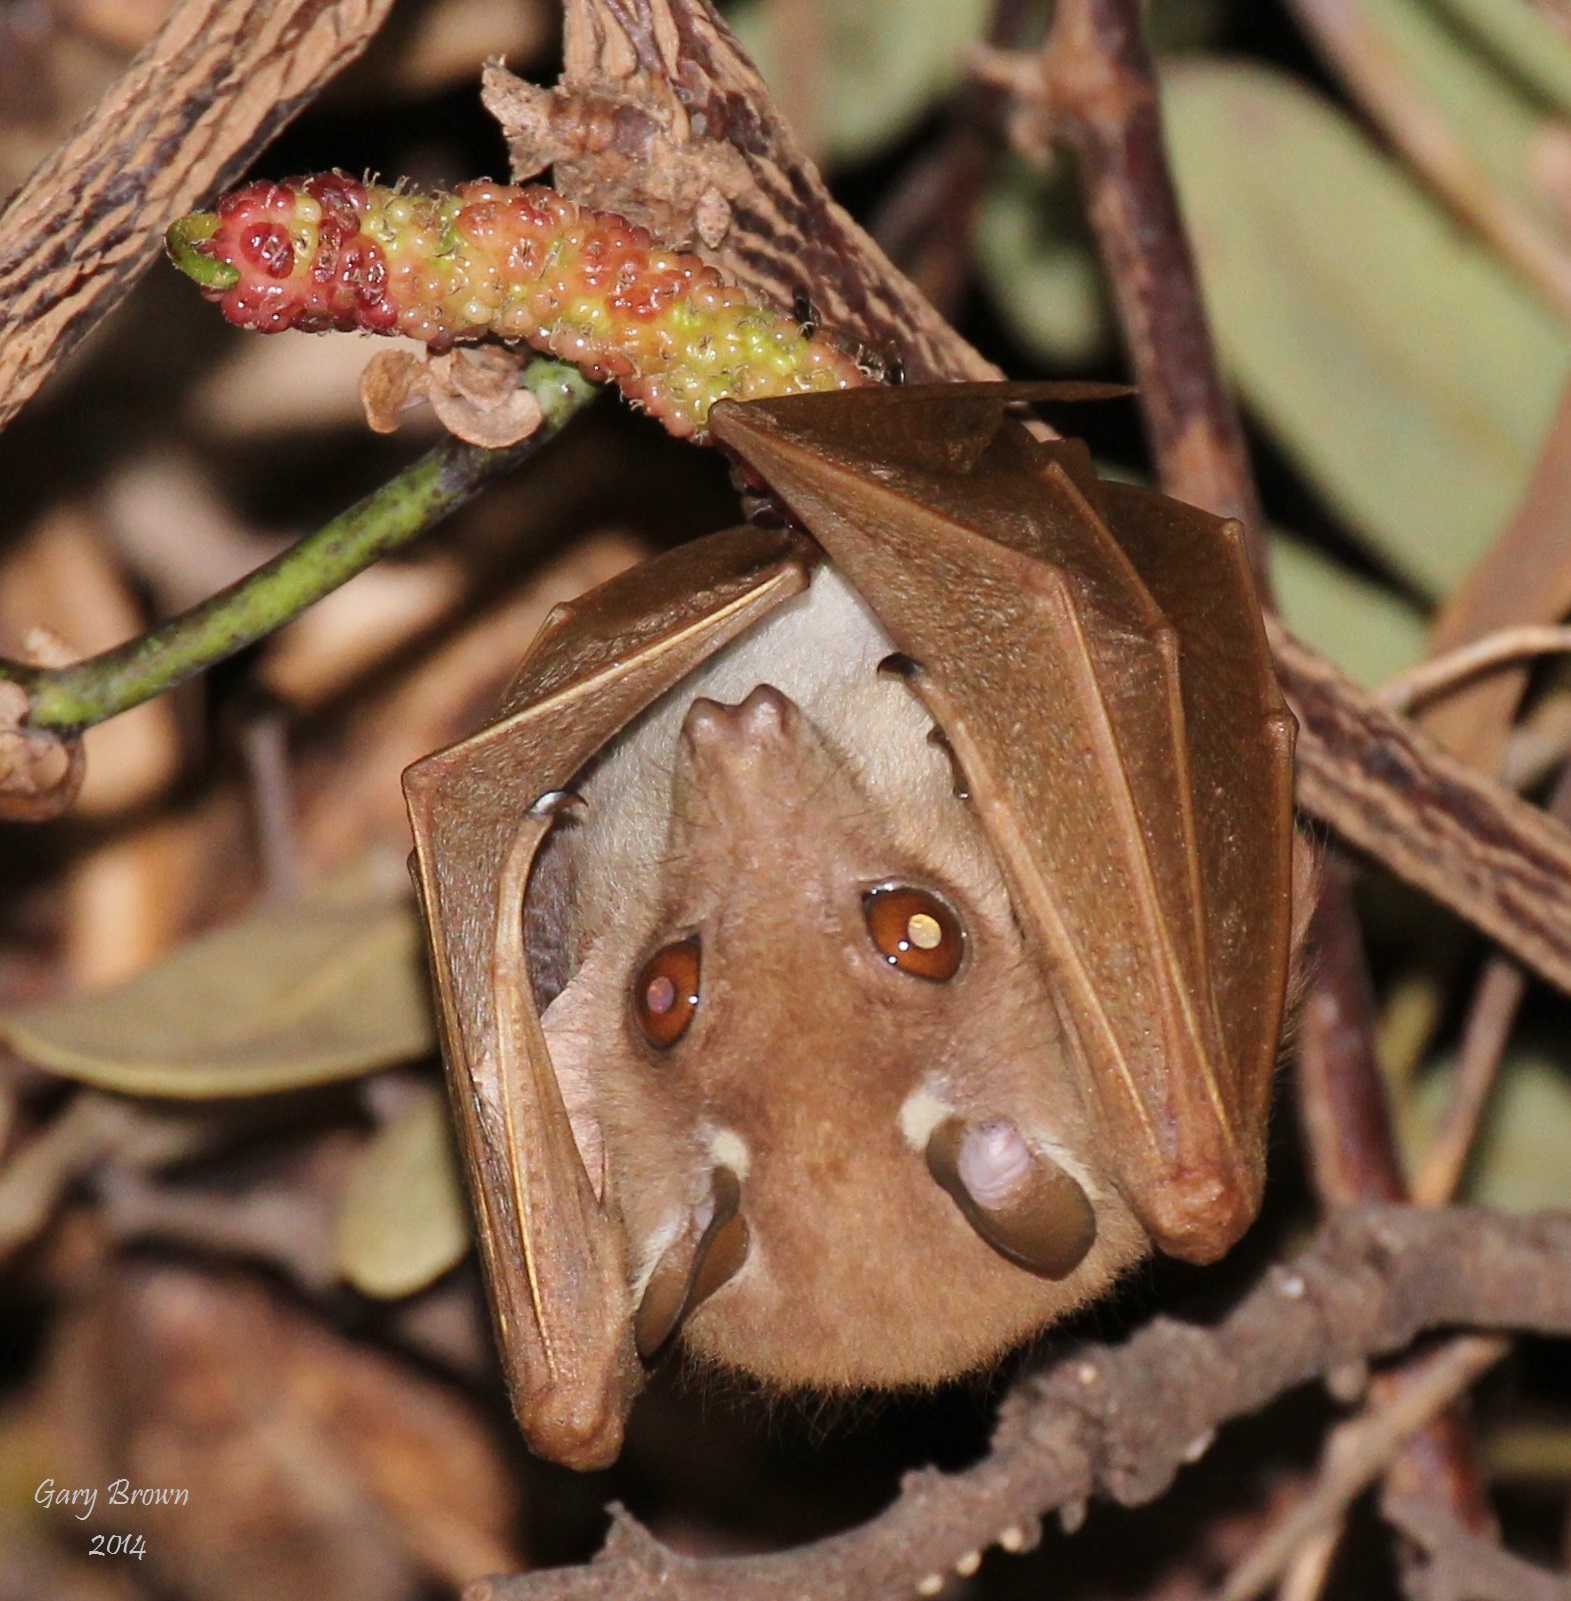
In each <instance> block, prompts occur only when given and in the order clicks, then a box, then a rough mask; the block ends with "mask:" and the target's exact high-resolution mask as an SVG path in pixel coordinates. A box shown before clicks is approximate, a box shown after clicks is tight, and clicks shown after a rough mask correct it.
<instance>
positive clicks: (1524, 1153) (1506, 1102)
mask: <svg viewBox="0 0 1571 1601" xmlns="http://www.w3.org/2000/svg"><path fill="white" fill-rule="evenodd" d="M1450 1092H1451V1069H1450V1068H1449V1067H1442V1068H1440V1069H1438V1070H1437V1071H1435V1072H1433V1073H1431V1074H1429V1075H1428V1076H1427V1077H1426V1078H1425V1079H1424V1081H1423V1083H1422V1084H1421V1085H1420V1086H1419V1090H1418V1093H1417V1095H1416V1096H1415V1098H1414V1101H1413V1105H1412V1108H1411V1116H1410V1117H1409V1118H1408V1119H1407V1120H1406V1121H1407V1123H1408V1125H1409V1126H1408V1127H1407V1128H1405V1129H1404V1136H1405V1137H1404V1144H1406V1145H1407V1147H1408V1150H1409V1153H1410V1160H1411V1159H1412V1158H1413V1157H1416V1156H1418V1155H1419V1154H1420V1153H1421V1152H1422V1149H1423V1144H1424V1141H1425V1139H1426V1137H1427V1135H1428V1133H1429V1131H1430V1130H1432V1129H1433V1128H1434V1127H1435V1126H1436V1125H1437V1124H1438V1122H1439V1119H1440V1114H1441V1111H1442V1109H1443V1108H1444V1106H1445V1103H1446V1100H1447V1098H1448V1096H1449V1095H1450ZM1568 1153H1571V1078H1568V1076H1567V1074H1566V1072H1565V1070H1564V1069H1563V1068H1560V1067H1557V1066H1556V1065H1555V1064H1554V1063H1553V1062H1552V1061H1550V1060H1549V1059H1548V1058H1547V1057H1545V1056H1542V1055H1537V1054H1533V1053H1531V1052H1529V1051H1522V1052H1515V1051H1514V1052H1512V1053H1511V1054H1510V1055H1509V1056H1508V1057H1507V1058H1506V1060H1505V1061H1504V1062H1503V1063H1502V1064H1501V1069H1500V1078H1499V1081H1498V1082H1497V1083H1496V1085H1495V1089H1494V1094H1493V1096H1492V1098H1491V1100H1490V1103H1489V1106H1488V1109H1487V1110H1486V1112H1485V1114H1484V1122H1483V1125H1482V1127H1481V1128H1480V1129H1479V1133H1478V1139H1477V1141H1476V1143H1475V1147H1474V1152H1473V1160H1472V1161H1471V1162H1470V1163H1469V1166H1468V1173H1467V1178H1466V1181H1465V1183H1464V1185H1463V1197H1464V1198H1465V1199H1466V1200H1469V1201H1476V1202H1478V1203H1479V1204H1480V1205H1482V1206H1494V1207H1498V1208H1499V1209H1500V1210H1501V1211H1503V1212H1545V1211H1558V1210H1563V1209H1565V1208H1568V1207H1571V1159H1568Z"/></svg>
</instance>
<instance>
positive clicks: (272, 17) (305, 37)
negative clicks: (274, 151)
mask: <svg viewBox="0 0 1571 1601" xmlns="http://www.w3.org/2000/svg"><path fill="white" fill-rule="evenodd" d="M389 4H390V0H182V3H181V4H180V5H179V6H177V7H176V8H175V10H174V11H173V12H172V13H171V14H170V17H169V20H168V21H167V22H166V23H165V24H164V26H163V27H162V28H161V29H160V30H159V32H158V34H157V36H156V37H155V38H154V39H153V40H152V42H151V43H150V44H148V46H147V48H146V49H144V50H143V51H142V52H141V54H140V55H138V56H137V57H136V59H135V60H134V61H133V62H132V63H131V65H130V66H129V67H128V68H127V69H126V71H125V73H124V75H123V76H122V77H121V79H120V81H119V82H118V83H116V84H115V85H114V87H113V88H112V89H110V91H109V92H108V93H107V94H106V95H105V96H104V97H103V99H102V100H100V101H99V103H98V105H97V106H96V107H94V109H93V111H92V113H91V115H89V116H88V118H87V119H86V120H85V121H84V122H83V123H82V124H81V125H80V126H79V127H78V128H77V130H76V131H75V132H74V133H73V134H72V135H71V137H70V138H69V139H67V140H66V142H65V143H64V144H63V145H61V146H59V148H58V149H56V150H55V151H54V153H53V154H52V155H51V156H50V157H49V158H48V160H46V161H45V162H44V164H43V165H42V166H41V167H39V169H38V170H37V171H36V172H35V173H34V174H33V176H32V177H31V178H30V179H28V181H27V183H26V184H25V185H24V186H23V187H22V189H21V190H20V191H19V193H18V194H17V195H16V197H15V198H14V199H13V200H12V202H11V204H10V205H9V206H8V207H7V208H6V211H5V213H4V214H3V216H0V308H3V311H0V427H4V426H5V424H6V423H7V422H9V421H10V420H11V418H12V417H13V416H14V415H15V414H16V412H17V410H18V408H19V407H20V406H21V405H22V404H23V402H24V401H26V399H27V398H28V396H29V395H31V394H32V393H33V391H34V390H35V389H37V388H38V386H39V385H40V384H41V383H42V382H43V381H44V379H45V378H47V377H48V376H49V374H50V373H51V372H52V371H53V370H54V368H55V367H56V366H58V365H59V363H60V361H61V360H62V359H63V358H64V357H65V356H66V355H67V354H68V353H69V352H70V351H71V350H72V349H73V348H74V347H75V346H76V345H77V344H78V343H79V342H80V341H81V340H82V339H83V337H84V336H85V335H86V334H88V333H89V332H90V331H91V330H92V329H93V327H94V326H96V324H97V323H98V322H99V321H100V320H101V319H102V318H103V317H104V316H105V315H106V314H107V313H108V312H110V311H112V310H113V309H114V307H115V306H117V305H118V304H119V303H120V301H121V300H122V299H124V297H125V296H126V294H127V293H128V292H129V291H130V289H131V286H132V285H133V284H134V283H135V282H136V280H137V278H138V277H140V276H141V274H142V273H143V271H145V270H146V268H147V267H148V266H149V265H150V264H151V263H152V262H153V261H155V260H157V258H158V256H159V254H160V252H161V250H162V240H163V233H164V229H165V228H167V227H168V226H169V224H170V223H172V222H173V221H174V220H175V219H176V218H177V217H179V216H182V215H183V214H184V213H186V212H188V211H194V210H195V209H196V207H197V205H198V204H199V203H200V202H201V201H202V200H203V199H205V198H206V197H207V195H208V194H210V193H211V192H212V191H213V190H214V189H216V188H219V187H221V186H222V185H223V184H224V183H225V182H227V181H228V180H229V179H231V178H233V177H234V176H236V175H237V174H238V173H239V172H240V170H241V169H242V168H243V167H244V166H245V165H246V164H247V162H249V161H250V159H251V158H252V156H254V155H255V154H256V152H257V151H258V150H260V149H261V148H262V147H263V146H264V145H265V144H267V142H268V141H269V140H270V139H272V138H273V137H274V135H276V134H277V133H278V131H279V130H280V129H281V128H283V127H284V126H285V125H286V124H287V123H288V122H289V121H290V120H291V119H292V118H293V117H294V115H295V114H296V113H297V112H298V111H299V110H300V109H301V107H302V106H304V105H305V104H306V103H307V102H308V101H309V100H310V99H311V97H312V96H313V95H314V94H315V93H316V92H317V90H318V89H320V88H321V87H322V85H323V84H324V83H326V82H327V81H328V79H329V78H331V77H332V76H333V75H334V74H335V73H336V72H338V71H339V69H340V68H342V67H344V66H345V65H347V64H348V63H349V62H351V61H353V60H354V58H355V57H356V56H358V55H359V54H360V52H361V51H362V50H364V49H365V47H366V45H367V44H368V43H369V42H370V39H371V35H372V34H373V33H375V32H376V30H377V28H378V27H379V26H380V24H381V22H382V19H383V17H384V16H385V15H386V14H387V11H388V8H389Z"/></svg>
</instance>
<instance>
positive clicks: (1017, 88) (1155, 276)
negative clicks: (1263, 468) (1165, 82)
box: [978, 0, 1270, 596]
mask: <svg viewBox="0 0 1571 1601" xmlns="http://www.w3.org/2000/svg"><path fill="white" fill-rule="evenodd" d="M1141 28H1142V24H1141V17H1140V7H1139V5H1138V4H1134V3H1131V0H1059V4H1058V6H1057V7H1056V9H1055V11H1054V14H1053V26H1052V29H1051V31H1050V32H1049V34H1048V38H1047V42H1046V44H1045V45H1044V46H1043V48H1042V49H1041V50H1040V51H1038V52H1035V53H1033V54H1031V55H1008V54H1003V53H1000V52H984V53H982V54H980V55H979V57H978V62H979V69H978V70H979V71H980V73H981V74H982V75H983V76H984V78H986V79H988V80H989V81H991V82H993V83H995V84H1000V85H1002V86H1004V87H1006V88H1008V89H1010V90H1011V91H1012V92H1013V94H1014V97H1015V118H1014V127H1015V138H1016V143H1017V144H1018V145H1019V146H1020V148H1021V149H1022V150H1023V151H1024V152H1025V153H1026V154H1027V155H1028V156H1029V155H1035V156H1037V157H1038V158H1040V157H1041V156H1042V155H1043V153H1045V151H1046V149H1047V146H1048V143H1049V141H1050V140H1051V139H1053V138H1054V137H1061V138H1063V139H1065V140H1067V141H1068V143H1069V144H1070V145H1071V146H1072V147H1073V148H1074V151H1075V154H1076V156H1077V157H1078V158H1079V162H1080V170H1081V174H1082V177H1083V180H1084V185H1085V191H1086V201H1087V205H1088V207H1089V210H1090V215H1091V224H1092V227H1093V228H1094V229H1095V232H1096V238H1097V245H1098V248H1099V249H1100V251H1101V254H1102V260H1103V264H1104V266H1105V267H1106V270H1107V276H1108V280H1109V282H1110V283H1111V285H1112V287H1113V294H1114V298H1115V299H1116V301H1117V304H1118V313H1119V323H1120V326H1121V327H1122V329H1123V333H1124V342H1125V344H1126V345H1127V346H1128V349H1129V356H1130V361H1131V363H1132V364H1133V366H1134V370H1135V381H1136V383H1137V384H1138V386H1139V389H1140V400H1141V405H1142V408H1143V411H1144V414H1145V419H1146V427H1147V430H1148V432H1149V434H1150V437H1151V447H1152V452H1153V454H1154V455H1155V457H1156V462H1157V468H1158V473H1159V476H1160V478H1161V481H1162V487H1163V488H1164V489H1165V490H1166V491H1167V492H1168V493H1169V494H1170V495H1174V496H1176V497H1177V498H1178V499H1179V500H1187V501H1188V502H1190V504H1191V505H1195V506H1203V507H1204V508H1205V509H1206V510H1207V511H1213V512H1216V513H1217V514H1218V515H1219V516H1223V517H1237V518H1239V519H1240V520H1241V521H1242V522H1243V524H1244V526H1245V528H1246V530H1248V532H1249V538H1250V548H1251V552H1252V559H1253V564H1254V568H1255V577H1256V581H1257V583H1258V584H1259V587H1260V592H1261V594H1262V595H1263V596H1269V594H1270V576H1269V573H1268V571H1267V567H1266V561H1265V556H1264V549H1263V545H1262V543H1261V538H1260V530H1261V517H1260V503H1259V499H1258V497H1257V495H1256V493H1255V487H1254V479H1253V477H1252V476H1251V474H1250V471H1249V460H1248V455H1247V453H1246V451H1245V449H1244V437H1243V432H1242V430H1241V429H1240V427H1239V423H1238V414H1237V412H1236V410H1235V409H1234V406H1233V402H1232V398H1231V397H1230V396H1229V394H1228V393H1227V389H1226V387H1225V385H1224V384H1223V382H1222V377H1221V371H1220V369H1219V367H1218V365H1217V362H1216V359H1215V354H1214V349H1213V346H1212V342H1211V333H1210V329H1209V328H1208V326H1207V324H1206V315H1205V304H1204V302H1203V301H1202V299H1201V295H1200V280H1199V276H1198V274H1197V273H1196V271H1195V261H1194V252H1193V251H1192V250H1191V248H1190V244H1189V235H1188V232H1187V231H1186V230H1185V228H1184V222H1183V217H1182V215H1181V214H1180V212H1179V208H1178V195H1177V191H1176V190H1175V189H1174V187H1173V179H1172V174H1171V172H1170V171H1169V169H1168V165H1167V162H1166V160H1165V159H1164V158H1163V154H1162V152H1163V148H1164V146H1163V140H1162V118H1161V107H1160V103H1159V99H1158V94H1157V84H1156V73H1155V71H1154V70H1153V68H1152V65H1151V59H1150V55H1149V53H1148V52H1147V50H1146V46H1145V40H1144V37H1143V35H1142V31H1141Z"/></svg>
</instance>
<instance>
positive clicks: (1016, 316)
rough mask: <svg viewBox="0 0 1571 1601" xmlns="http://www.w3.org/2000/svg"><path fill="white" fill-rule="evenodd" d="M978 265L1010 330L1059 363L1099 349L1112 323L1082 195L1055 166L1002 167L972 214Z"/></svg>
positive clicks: (1071, 363) (1079, 360) (1072, 362)
mask: <svg viewBox="0 0 1571 1601" xmlns="http://www.w3.org/2000/svg"><path fill="white" fill-rule="evenodd" d="M975 249H976V264H977V271H978V273H979V274H980V276H981V279H982V282H983V283H984V284H985V285H986V287H987V288H988V290H989V291H990V293H991V294H992V297H993V301H994V303H995V304H996V306H997V307H998V310H999V313H1000V315H1001V316H1002V317H1003V319H1004V321H1005V322H1006V323H1008V325H1009V328H1010V331H1011V332H1012V333H1013V334H1014V335H1015V336H1016V337H1017V338H1018V339H1019V340H1020V341H1021V342H1022V343H1023V344H1025V345H1026V346H1027V347H1028V348H1029V349H1030V350H1032V351H1033V352H1034V353H1035V354H1037V355H1039V356H1041V357H1043V358H1044V359H1045V360H1047V361H1050V362H1055V363H1059V364H1062V365H1064V366H1076V365H1082V364H1084V363H1086V362H1088V361H1090V360H1091V359H1092V358H1093V357H1095V356H1096V355H1097V354H1099V353H1100V351H1101V350H1102V349H1103V347H1104V346H1105V345H1106V343H1107V341H1108V338H1109V335H1110V333H1111V331H1112V330H1111V327H1110V324H1109V319H1108V315H1107V307H1106V304H1105V302H1104V300H1103V295H1102V277H1101V272H1100V270H1099V268H1098V267H1097V261H1096V253H1095V251H1094V249H1093V248H1092V245H1091V241H1090V237H1089V235H1088V234H1087V232H1086V227H1085V220H1084V213H1083V211H1082V209H1081V206H1080V200H1079V193H1078V191H1077V190H1076V188H1075V187H1074V185H1073V184H1072V183H1070V182H1069V180H1068V174H1067V171H1066V169H1065V168H1064V166H1063V165H1062V164H1061V163H1060V164H1058V165H1057V166H1055V168H1054V170H1053V171H1052V172H1049V173H1039V172H1033V171H1032V170H1031V169H1029V168H1028V167H1027V166H1026V165H1025V163H1024V162H1018V161H1017V162H1011V163H1009V164H1007V165H1006V166H1005V168H1004V170H1003V171H1002V172H1001V173H1000V174H999V176H998V177H997V178H996V179H995V180H994V181H993V182H992V183H991V184H990V185H989V186H988V190H987V193H986V194H985V195H984V196H983V198H982V204H981V206H980V207H979V208H978V211H977V219H976V239H975Z"/></svg>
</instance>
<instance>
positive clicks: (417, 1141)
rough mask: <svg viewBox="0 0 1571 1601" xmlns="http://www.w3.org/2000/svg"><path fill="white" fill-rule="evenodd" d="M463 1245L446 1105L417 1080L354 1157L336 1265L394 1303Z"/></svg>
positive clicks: (463, 1210) (439, 1270)
mask: <svg viewBox="0 0 1571 1601" xmlns="http://www.w3.org/2000/svg"><path fill="white" fill-rule="evenodd" d="M468 1249H469V1210H468V1207H467V1205H466V1204H465V1201H464V1194H463V1188H462V1185H461V1184H460V1182H459V1177H458V1159H457V1157H456V1156H455V1155H454V1152H453V1140H452V1133H451V1130H450V1128H449V1126H448V1121H447V1103H446V1102H445V1100H444V1099H443V1097H442V1096H441V1095H440V1094H439V1093H438V1091H436V1090H435V1089H433V1088H432V1087H430V1086H429V1085H422V1086H421V1088H420V1092H419V1094H417V1095H416V1096H415V1097H414V1098H413V1099H412V1100H411V1101H410V1103H409V1104H408V1105H407V1106H406V1107H404V1108H403V1110H402V1111H401V1112H399V1113H398V1115H397V1116H396V1117H394V1118H392V1119H391V1120H390V1121H389V1122H388V1123H386V1124H385V1125H384V1126H383V1127H382V1128H381V1129H380V1130H379V1131H378V1132H377V1134H376V1136H375V1138H373V1139H372V1141H371V1143H370V1144H369V1145H368V1146H367V1147H366V1149H365V1151H364V1152H363V1153H362V1154H361V1157H360V1161H359V1163H358V1165H357V1166H356V1168H355V1170H354V1173H353V1174H352V1175H351V1176H350V1179H349V1183H348V1184H347V1185H346V1186H345V1190H344V1199H343V1207H342V1210H341V1211H340V1212H339V1216H338V1246H337V1260H338V1270H339V1272H340V1273H341V1274H342V1275H343V1277H344V1278H345V1279H347V1280H348V1281H349V1283H351V1284H352V1285H353V1286H354V1287H355V1288H356V1289H357V1290H359V1291H360V1292H361V1293H362V1294H365V1295H374V1296H377V1297H378V1298H380V1299H382V1300H389V1301H391V1300H397V1299H398V1298H399V1297H400V1296H405V1295H413V1294H414V1293H415V1291H416V1290H422V1289H424V1288H425V1287H426V1285H428V1284H430V1283H431V1282H432V1281H433V1280H435V1279H438V1278H440V1277H441V1276H442V1274H444V1273H445V1272H447V1270H448V1269H449V1268H450V1267H452V1266H453V1265H454V1264H455V1263H456V1262H458V1261H459V1260H460V1259H461V1258H462V1257H463V1255H464V1252H465V1251H467V1250H468Z"/></svg>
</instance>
